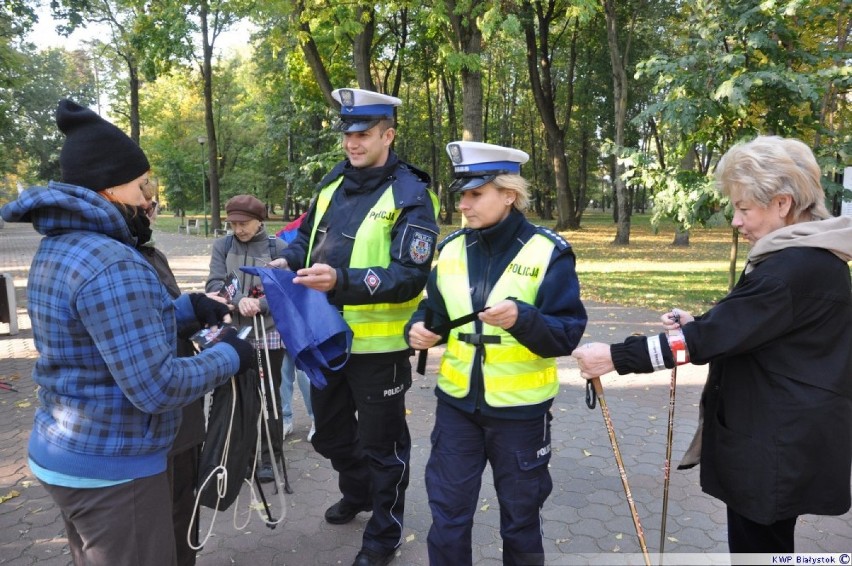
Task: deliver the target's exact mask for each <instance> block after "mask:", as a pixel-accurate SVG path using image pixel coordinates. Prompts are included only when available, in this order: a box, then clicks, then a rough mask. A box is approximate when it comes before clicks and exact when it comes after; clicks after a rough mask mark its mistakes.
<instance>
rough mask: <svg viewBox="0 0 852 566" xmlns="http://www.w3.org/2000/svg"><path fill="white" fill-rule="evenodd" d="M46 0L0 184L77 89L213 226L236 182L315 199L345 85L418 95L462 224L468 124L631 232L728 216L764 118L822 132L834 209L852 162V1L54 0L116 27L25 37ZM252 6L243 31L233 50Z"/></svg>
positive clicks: (43, 175) (19, 174)
mask: <svg viewBox="0 0 852 566" xmlns="http://www.w3.org/2000/svg"><path fill="white" fill-rule="evenodd" d="M37 4H38V2H36V1H35V0H32V1H28V0H0V6H2V8H0V201H2V200H3V199H9V198H12V196H13V195H14V193H15V191H16V190H17V187H18V186H19V185H20V186H23V187H26V186H29V185H32V184H42V183H44V182H46V181H47V180H50V179H58V178H59V171H58V162H57V157H58V151H59V148H60V147H61V143H62V136H61V134H60V133H58V132H57V131H56V127H55V123H54V118H53V112H54V109H55V106H56V102H57V100H58V99H60V98H62V97H72V98H74V99H75V100H77V101H78V102H80V103H81V104H87V105H91V106H92V107H93V108H96V109H99V108H101V109H103V110H104V111H107V109H108V112H107V115H108V117H109V118H110V119H111V120H113V121H116V122H117V123H119V124H120V125H121V126H123V127H125V128H126V129H127V131H129V132H130V133H131V135H132V136H133V137H134V138H135V139H137V140H138V141H139V142H140V144H141V146H142V147H143V148H144V149H145V150H146V152H147V153H148V155H149V159H150V160H151V163H152V167H153V171H154V174H155V175H156V176H157V178H158V179H159V182H160V185H161V190H162V191H163V192H164V194H165V196H166V198H167V200H168V203H169V205H170V207H171V208H172V209H176V210H180V209H191V210H200V209H201V208H202V205H203V204H206V206H208V207H209V209H210V213H211V220H212V228H218V227H220V225H221V219H220V208H221V205H222V204H223V203H224V201H225V200H227V198H228V197H230V196H231V195H234V194H237V193H251V194H254V195H256V196H257V197H258V198H260V199H262V200H264V201H266V202H267V203H269V205H270V206H273V207H275V208H276V209H278V210H281V211H282V212H283V214H284V216H285V218H286V217H292V216H294V215H296V214H298V213H299V212H300V211H301V210H302V209H303V208H304V207H305V205H306V204H307V202H308V201H309V199H310V196H311V193H312V191H313V189H314V186H315V183H316V182H317V181H318V180H319V178H320V177H321V176H322V174H323V173H324V172H325V171H326V170H328V169H329V168H330V166H331V165H332V164H333V163H334V162H336V161H337V160H339V159H340V157H341V152H340V149H339V136H338V135H337V134H334V133H333V132H331V131H330V130H329V127H328V126H329V124H330V123H331V122H332V121H333V120H334V119H335V116H336V113H337V108H336V103H335V101H334V100H333V99H332V98H331V91H332V90H333V89H334V88H340V87H347V86H349V87H361V88H367V89H373V90H378V91H381V92H385V93H388V94H391V95H394V96H397V97H399V98H401V99H402V100H403V105H402V106H401V107H400V109H399V115H398V120H399V123H400V128H399V130H400V131H399V136H398V138H397V141H396V144H395V149H396V151H397V152H398V153H399V154H400V155H401V156H402V157H403V158H404V159H406V160H408V161H410V162H412V163H414V164H415V165H417V166H419V167H421V168H423V169H425V170H426V171H428V172H429V173H430V174H431V176H432V178H433V187H434V188H435V190H436V191H438V192H439V193H440V194H441V197H442V203H443V206H442V213H441V219H442V221H443V222H445V223H452V222H453V221H454V218H453V213H454V203H453V200H452V195H449V194H447V191H445V190H444V188H445V187H446V186H447V185H448V181H449V177H450V174H451V168H450V164H449V160H448V159H447V157H446V153H445V152H444V146H445V145H446V144H447V143H448V142H450V141H453V140H456V139H468V140H477V141H486V142H490V143H496V144H501V145H511V146H514V147H518V148H520V149H523V150H525V151H527V152H528V153H529V154H530V156H531V159H530V162H529V163H528V164H527V165H525V166H524V168H523V173H524V175H525V176H526V177H527V178H529V179H530V180H531V181H532V182H533V188H534V195H533V196H534V199H533V203H534V211H533V212H534V214H535V215H537V216H538V217H539V218H541V219H553V220H555V225H556V228H557V229H560V230H564V229H574V228H578V227H580V225H581V222H582V217H583V213H584V211H585V210H587V209H588V207H590V206H594V207H598V208H600V207H605V208H606V209H607V210H611V211H612V214H613V221H614V222H615V223H616V234H615V238H614V243H616V244H628V243H629V241H630V217H631V214H632V213H633V212H634V211H636V210H643V211H644V210H645V208H646V207H648V206H652V210H653V212H654V214H655V218H658V219H659V218H663V217H665V218H671V219H673V220H674V221H675V222H676V225H677V226H678V234H677V236H676V240H677V241H678V242H679V243H688V234H689V229H690V227H691V226H693V225H695V224H696V223H699V224H700V223H705V222H709V221H711V220H712V219H713V218H714V214H715V215H716V216H718V215H719V214H720V213H721V212H723V203H720V202H719V200H718V197H717V196H716V194H715V192H714V191H713V190H712V185H711V183H710V177H709V174H710V173H712V167H713V164H714V163H715V161H716V160H717V159H718V157H719V156H720V155H721V154H722V153H724V152H725V151H726V150H727V149H728V148H729V147H730V146H731V145H732V144H734V143H736V142H737V141H739V140H741V139H744V138H750V137H752V136H754V135H756V134H758V133H760V134H779V135H783V136H793V137H798V138H800V139H802V140H804V141H805V142H806V143H808V144H809V145H810V146H811V147H812V148H813V149H814V151H815V153H816V154H817V155H818V157H819V159H820V161H821V164H822V166H823V171H824V173H825V177H824V184H825V188H826V191H827V194H828V195H829V198H830V200H831V202H830V203H829V205H830V206H831V207H833V208H834V211H835V213H838V212H839V208H840V203H841V201H842V198H843V197H842V187H841V186H840V184H839V181H840V177H839V176H840V174H841V173H842V171H843V168H844V166H848V165H852V157H850V155H852V154H850V149H852V129H850V86H852V66H850V61H852V57H850V55H852V52H850V49H849V46H848V39H849V35H850V26H852V18H850V16H852V10H850V8H852V1H850V0H807V1H806V0H787V1H782V0H724V1H722V0H695V1H692V2H682V1H680V0H621V1H616V0H537V1H535V0H502V1H500V0H435V1H433V2H430V3H425V4H424V3H422V2H412V1H410V0H395V1H392V2H387V3H383V4H380V5H376V4H375V3H373V2H366V1H363V0H350V1H348V2H346V1H344V2H330V1H328V0H270V1H263V2H259V1H253V0H197V1H191V2H176V1H173V0H155V1H150V0H149V1H141V0H52V1H51V2H50V6H51V10H52V13H53V16H54V18H55V19H56V21H57V22H59V29H58V30H57V33H59V34H67V33H69V32H70V31H72V30H74V29H77V28H80V27H92V26H95V25H97V29H98V30H104V31H102V32H99V34H98V35H97V36H96V38H95V39H93V40H91V41H89V42H87V43H86V45H85V47H84V48H82V49H77V50H68V49H57V48H52V49H44V50H39V49H38V48H37V47H36V46H35V45H33V44H32V43H31V40H27V32H28V31H29V30H30V29H32V26H33V24H34V22H35V19H36V15H35V14H36V7H37ZM427 4H428V5H427ZM238 23H250V24H251V29H253V30H254V31H252V32H251V33H250V34H246V37H245V38H244V45H245V47H244V48H243V49H240V50H238V51H228V52H223V51H221V50H218V49H217V41H218V40H219V39H220V37H221V34H222V33H223V32H225V31H227V30H229V29H231V28H233V27H234V26H235V25H237V24H238ZM202 142H203V143H202ZM202 184H203V186H204V190H205V193H204V196H203V197H202V190H201V187H202Z"/></svg>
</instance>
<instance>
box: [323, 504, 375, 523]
mask: <svg viewBox="0 0 852 566" xmlns="http://www.w3.org/2000/svg"><path fill="white" fill-rule="evenodd" d="M372 509H373V506H372V505H355V504H353V503H349V502H348V501H346V500H345V499H341V500H340V501H338V502H337V503H335V504H334V505H332V506H331V507H329V508H328V509H327V510H326V512H325V520H326V521H327V522H329V523H331V524H332V525H342V524H344V523H348V522H349V521H351V520H352V519H354V518H355V515H357V514H358V513H360V512H361V511H371V510H372Z"/></svg>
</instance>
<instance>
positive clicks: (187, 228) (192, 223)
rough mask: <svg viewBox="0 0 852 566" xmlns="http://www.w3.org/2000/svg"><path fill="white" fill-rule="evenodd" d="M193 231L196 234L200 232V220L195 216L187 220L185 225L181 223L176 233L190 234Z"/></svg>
mask: <svg viewBox="0 0 852 566" xmlns="http://www.w3.org/2000/svg"><path fill="white" fill-rule="evenodd" d="M193 232H195V233H196V234H200V233H201V221H200V220H199V219H197V218H195V219H192V220H187V221H186V225H183V224H181V225H180V226H178V234H187V235H189V234H192V233H193Z"/></svg>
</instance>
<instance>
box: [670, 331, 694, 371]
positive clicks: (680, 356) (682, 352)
mask: <svg viewBox="0 0 852 566" xmlns="http://www.w3.org/2000/svg"><path fill="white" fill-rule="evenodd" d="M666 338H668V340H669V348H670V349H671V351H672V357H673V358H674V362H675V365H677V366H682V365H683V364H688V363H689V349H687V347H686V339H685V338H684V337H683V333H681V332H675V333H672V334H668V335H666Z"/></svg>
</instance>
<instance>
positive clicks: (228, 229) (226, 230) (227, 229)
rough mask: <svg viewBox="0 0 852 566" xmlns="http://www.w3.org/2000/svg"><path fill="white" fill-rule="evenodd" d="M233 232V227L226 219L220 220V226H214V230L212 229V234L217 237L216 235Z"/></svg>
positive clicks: (225, 234)
mask: <svg viewBox="0 0 852 566" xmlns="http://www.w3.org/2000/svg"><path fill="white" fill-rule="evenodd" d="M233 233H234V229H233V228H231V223H230V222H228V221H227V220H226V221H224V222H222V227H221V228H216V229H215V230H213V235H214V236H217V237H218V236H227V235H228V234H233Z"/></svg>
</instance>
